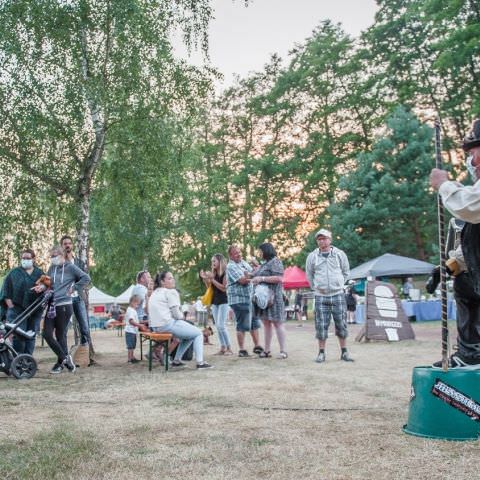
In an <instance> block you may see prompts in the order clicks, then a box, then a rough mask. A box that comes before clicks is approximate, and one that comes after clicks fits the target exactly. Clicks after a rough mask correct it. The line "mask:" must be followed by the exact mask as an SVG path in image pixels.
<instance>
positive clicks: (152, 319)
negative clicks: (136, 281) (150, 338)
mask: <svg viewBox="0 0 480 480" xmlns="http://www.w3.org/2000/svg"><path fill="white" fill-rule="evenodd" d="M175 306H176V307H179V308H180V295H179V294H178V292H177V291H176V290H175V289H174V288H163V287H161V288H157V289H156V290H154V291H153V293H152V295H151V297H150V300H149V301H148V322H149V325H150V327H164V326H165V325H168V324H169V323H170V322H171V321H172V320H173V315H172V310H171V308H172V307H175Z"/></svg>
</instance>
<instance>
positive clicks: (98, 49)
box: [0, 0, 212, 263]
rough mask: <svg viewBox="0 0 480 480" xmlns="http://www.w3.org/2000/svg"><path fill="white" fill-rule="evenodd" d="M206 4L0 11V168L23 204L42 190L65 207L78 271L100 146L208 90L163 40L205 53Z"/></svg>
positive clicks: (99, 2) (23, 6)
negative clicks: (23, 196) (14, 182)
mask: <svg viewBox="0 0 480 480" xmlns="http://www.w3.org/2000/svg"><path fill="white" fill-rule="evenodd" d="M209 3H210V2H209V1H208V0H197V1H191V0H177V1H175V2H172V1H168V0H151V1H146V0H122V1H113V0H37V1H35V2H32V1H30V0H15V1H2V2H0V18H2V22H1V23H0V115H1V117H2V120H3V121H2V126H1V127H0V167H1V168H2V169H4V168H9V169H10V170H11V171H13V172H15V171H17V172H19V175H22V176H23V177H22V178H23V181H27V182H29V184H30V186H31V187H32V189H33V190H32V196H33V201H36V200H37V198H36V195H37V194H38V189H39V188H40V189H41V188H45V189H47V190H48V191H49V192H52V193H53V194H54V195H55V196H56V197H57V198H59V199H63V200H62V201H63V204H64V205H65V206H68V205H72V206H73V208H74V211H75V219H74V220H75V228H76V233H77V241H78V250H77V254H78V255H79V256H80V258H81V259H82V260H84V261H85V262H87V263H88V245H89V228H88V224H89V217H90V199H91V195H92V192H93V191H94V188H95V176H96V172H97V170H98V167H99V165H100V164H101V162H102V160H103V158H104V156H105V152H106V149H107V148H108V145H109V144H114V143H116V142H128V141H129V138H128V134H125V131H126V130H127V131H128V127H131V128H132V129H134V126H135V124H136V122H137V121H138V120H139V119H141V120H142V121H144V120H145V118H152V119H155V118H157V117H158V116H161V115H162V114H163V113H164V111H165V109H168V108H170V109H176V110H177V111H180V110H181V109H183V108H185V107H186V106H187V104H188V102H189V101H190V100H191V98H193V97H196V96H198V95H201V94H202V92H203V90H204V88H205V87H206V86H207V85H208V82H204V78H205V77H204V76H203V75H202V74H201V73H200V72H199V71H197V70H194V69H193V68H190V67H187V65H185V64H184V63H182V62H178V61H176V60H175V59H174V57H173V55H172V46H171V36H172V34H173V33H174V32H181V33H182V34H183V39H184V41H185V43H186V44H187V45H188V46H190V47H195V46H197V45H199V46H200V47H201V48H203V49H204V51H206V49H207V26H208V22H209V19H210V18H211V15H212V12H211V9H210V6H209ZM192 86H193V87H192ZM197 87H198V88H197ZM193 90H196V91H195V93H193V94H192V95H191V96H190V95H189V92H192V91H193ZM12 208H15V206H14V205H13V206H12Z"/></svg>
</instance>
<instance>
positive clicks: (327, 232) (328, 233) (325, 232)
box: [315, 228, 332, 240]
mask: <svg viewBox="0 0 480 480" xmlns="http://www.w3.org/2000/svg"><path fill="white" fill-rule="evenodd" d="M320 235H322V236H324V237H328V238H329V239H330V240H331V239H332V232H331V231H330V230H327V229H326V228H321V229H320V230H319V231H318V232H317V233H316V234H315V238H317V237H319V236H320Z"/></svg>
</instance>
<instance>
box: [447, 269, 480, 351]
mask: <svg viewBox="0 0 480 480" xmlns="http://www.w3.org/2000/svg"><path fill="white" fill-rule="evenodd" d="M453 290H454V293H455V301H456V302H457V332H458V338H457V342H458V351H459V353H460V354H462V355H464V356H466V357H469V358H480V296H479V295H478V294H477V293H475V290H474V288H473V282H472V279H471V277H470V274H469V273H468V272H464V273H461V274H460V275H458V276H457V277H455V281H454V283H453Z"/></svg>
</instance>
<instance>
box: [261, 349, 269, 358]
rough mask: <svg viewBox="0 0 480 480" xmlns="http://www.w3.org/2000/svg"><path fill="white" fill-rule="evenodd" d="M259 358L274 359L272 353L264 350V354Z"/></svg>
mask: <svg viewBox="0 0 480 480" xmlns="http://www.w3.org/2000/svg"><path fill="white" fill-rule="evenodd" d="M258 356H259V357H260V358H272V354H271V353H270V352H266V351H265V350H263V351H262V352H260V353H259V354H258Z"/></svg>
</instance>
